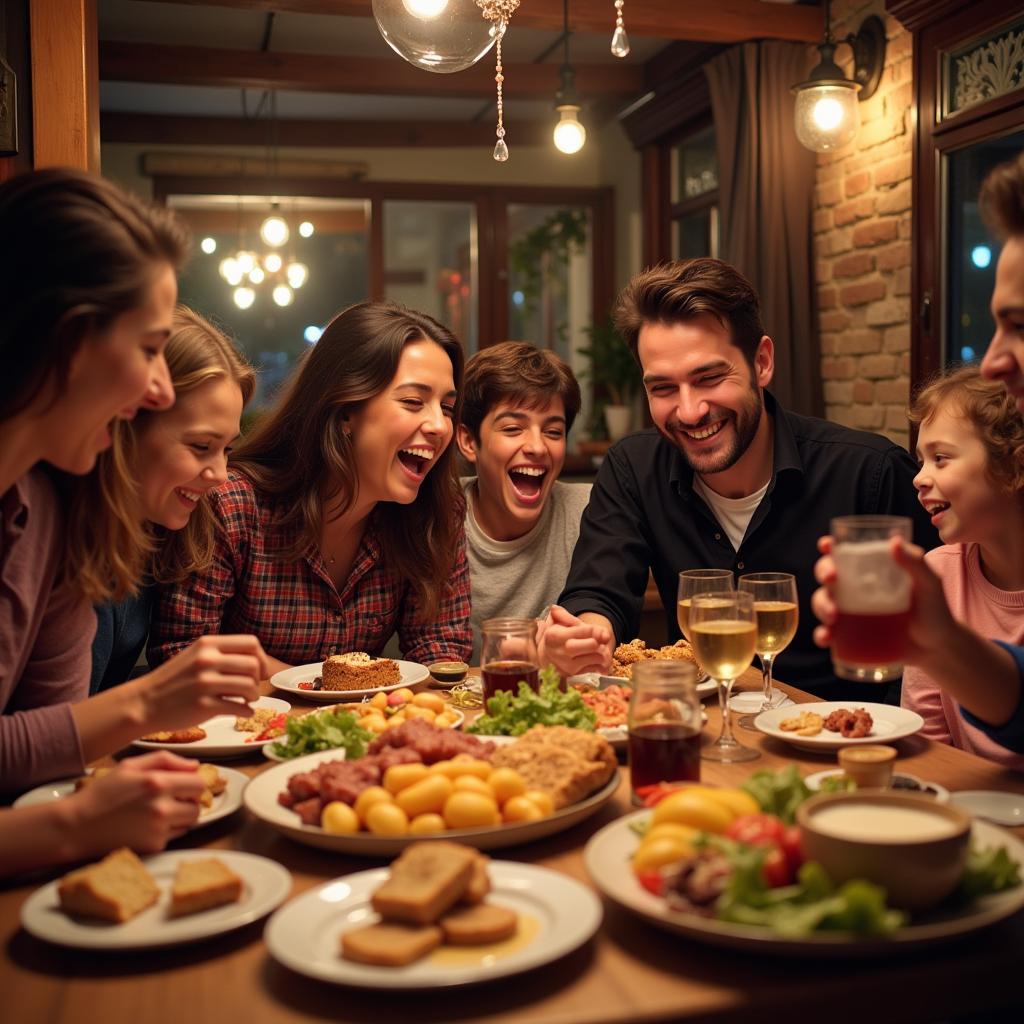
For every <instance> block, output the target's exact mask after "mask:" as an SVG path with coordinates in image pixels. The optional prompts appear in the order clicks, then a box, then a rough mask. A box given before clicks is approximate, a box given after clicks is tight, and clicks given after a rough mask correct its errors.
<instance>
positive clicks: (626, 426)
mask: <svg viewBox="0 0 1024 1024" xmlns="http://www.w3.org/2000/svg"><path fill="white" fill-rule="evenodd" d="M586 332H587V334H588V335H589V337H590V344H589V345H587V346H586V347H585V348H580V349H577V350H576V351H577V352H578V353H579V354H580V355H581V356H586V357H587V358H588V359H589V360H590V369H589V370H585V371H584V372H583V373H581V374H580V376H581V377H587V378H589V379H590V380H591V381H592V382H593V385H594V412H593V414H592V416H591V423H590V429H591V435H592V436H594V435H595V432H596V431H600V429H601V426H602V425H603V427H604V428H605V430H606V431H607V436H608V438H609V439H610V440H612V441H617V440H619V438H620V437H624V436H625V435H626V434H628V433H629V430H630V427H631V426H632V420H633V411H634V402H635V399H636V396H637V395H638V394H639V392H640V368H639V367H638V366H637V363H636V360H635V359H634V358H633V354H632V353H631V352H630V351H629V348H628V347H627V345H626V342H625V341H624V340H623V338H622V335H621V334H619V332H618V331H617V330H616V329H615V328H614V327H613V326H612V324H611V321H607V320H606V321H605V322H604V323H600V324H592V325H591V326H590V327H587V328H586ZM602 419H603V424H602V423H601V421H602Z"/></svg>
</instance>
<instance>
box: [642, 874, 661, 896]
mask: <svg viewBox="0 0 1024 1024" xmlns="http://www.w3.org/2000/svg"><path fill="white" fill-rule="evenodd" d="M636 880H637V881H638V882H639V883H640V884H641V885H642V886H643V887H644V888H645V889H646V890H647V891H648V892H651V893H654V895H655V896H664V895H665V878H664V876H663V875H662V873H661V872H660V871H655V870H651V871H638V872H637V873H636Z"/></svg>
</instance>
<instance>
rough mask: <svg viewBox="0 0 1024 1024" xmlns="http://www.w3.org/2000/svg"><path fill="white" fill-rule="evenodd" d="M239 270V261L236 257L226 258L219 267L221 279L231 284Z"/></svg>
mask: <svg viewBox="0 0 1024 1024" xmlns="http://www.w3.org/2000/svg"><path fill="white" fill-rule="evenodd" d="M237 269H238V261H237V260H236V259H235V258H234V256H225V257H224V259H222V260H221V261H220V264H219V265H218V267H217V272H218V273H219V274H220V276H221V277H223V278H224V280H225V281H227V282H229V283H230V281H231V278H232V277H233V276H234V273H235V271H236V270H237Z"/></svg>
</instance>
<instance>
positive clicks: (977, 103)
mask: <svg viewBox="0 0 1024 1024" xmlns="http://www.w3.org/2000/svg"><path fill="white" fill-rule="evenodd" d="M886 7H887V9H888V11H889V12H890V13H891V14H893V15H894V16H895V17H896V18H898V19H899V20H900V21H901V22H902V23H903V24H904V26H906V27H907V28H908V29H909V30H911V31H912V32H913V33H914V62H913V63H914V95H915V99H916V105H917V136H916V139H915V143H914V192H913V208H914V226H913V262H912V271H911V290H912V296H913V304H912V308H911V377H912V384H914V385H916V384H917V383H919V382H920V381H921V380H923V379H924V378H926V377H927V376H929V375H930V374H932V373H934V372H935V371H937V370H939V369H940V368H941V367H943V366H945V365H949V364H951V363H956V362H963V361H967V362H970V361H976V360H978V359H980V358H981V356H982V355H983V354H984V351H985V349H986V347H987V345H988V342H989V339H990V338H991V336H992V332H993V324H992V320H991V317H990V315H989V310H988V303H989V297H990V295H991V291H992V283H993V280H994V272H995V263H996V260H997V258H998V254H999V245H998V242H997V240H995V239H993V238H991V237H990V236H989V235H988V233H987V231H986V229H985V227H984V225H983V224H982V223H981V221H980V218H979V217H978V213H977V196H978V188H979V186H980V184H981V182H982V180H983V179H984V177H985V175H986V174H987V173H988V171H989V170H990V169H991V168H992V167H993V166H995V165H996V164H998V163H1001V162H1003V161H1004V160H1007V159H1010V158H1011V157H1013V156H1015V155H1016V154H1017V153H1019V152H1020V151H1021V150H1022V149H1024V130H1022V129H1024V12H1022V10H1021V6H1020V3H1019V0H975V2H974V3H971V4H969V5H965V4H963V3H958V2H953V0H929V2H927V3H924V2H921V0H888V2H887V4H886Z"/></svg>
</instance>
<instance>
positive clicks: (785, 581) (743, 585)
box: [736, 572, 800, 726]
mask: <svg viewBox="0 0 1024 1024" xmlns="http://www.w3.org/2000/svg"><path fill="white" fill-rule="evenodd" d="M739 589H740V590H742V591H745V592H747V593H748V594H751V595H752V596H753V598H754V612H755V614H756V615H757V643H756V644H755V645H754V650H755V652H756V653H757V656H758V658H759V659H760V661H761V676H762V680H763V682H764V699H763V701H762V702H761V706H760V708H758V711H770V710H771V709H772V708H773V707H774V706H775V704H776V702H777V701H778V700H780V699H781V698H782V697H783V693H782V692H781V691H780V690H773V689H772V666H773V665H774V664H775V656H776V655H777V654H778V653H779V652H780V651H784V650H785V649H786V648H787V647H788V646H789V644H790V641H792V639H793V637H794V636H796V627H797V623H798V622H799V621H800V611H799V608H798V606H797V597H796V579H795V577H794V576H793V575H792V573H788V572H749V573H747V574H746V575H745V576H741V577H740V581H739ZM744 696H746V695H744ZM736 699H737V700H739V696H737V698H736ZM747 710H749V706H748V708H747ZM752 721H753V717H752V716H747V717H745V718H741V719H740V725H744V726H745V725H748V724H750V723H751V722H752Z"/></svg>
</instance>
